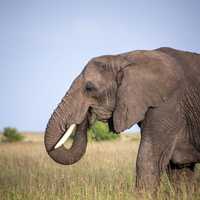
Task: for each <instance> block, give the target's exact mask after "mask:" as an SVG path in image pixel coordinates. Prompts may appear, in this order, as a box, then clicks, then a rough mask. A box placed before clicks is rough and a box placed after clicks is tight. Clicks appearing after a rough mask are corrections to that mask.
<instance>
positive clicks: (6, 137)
mask: <svg viewBox="0 0 200 200" xmlns="http://www.w3.org/2000/svg"><path fill="white" fill-rule="evenodd" d="M23 139H24V136H23V135H21V134H20V133H18V131H17V129H16V128H10V127H7V128H4V131H3V139H2V141H3V142H18V141H22V140H23Z"/></svg>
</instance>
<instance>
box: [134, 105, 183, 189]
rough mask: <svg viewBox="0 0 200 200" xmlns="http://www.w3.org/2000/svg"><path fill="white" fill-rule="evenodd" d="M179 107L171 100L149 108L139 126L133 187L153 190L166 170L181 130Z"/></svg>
mask: <svg viewBox="0 0 200 200" xmlns="http://www.w3.org/2000/svg"><path fill="white" fill-rule="evenodd" d="M181 123H182V122H181V119H180V118H179V110H178V109H177V107H176V104H174V102H172V103H171V102H169V103H168V104H164V105H163V106H161V107H159V108H152V109H150V110H149V111H148V112H147V113H146V116H145V120H144V121H143V122H142V125H141V132H142V133H141V142H140V148H139V152H138V157H137V162H136V174H137V175H136V176H137V177H136V188H139V190H141V189H142V190H143V189H144V190H150V191H152V190H155V189H156V188H157V186H158V185H159V183H160V176H161V174H162V172H163V171H165V170H166V168H167V165H168V163H169V161H170V159H171V157H172V153H173V151H174V148H175V145H176V139H177V135H178V133H179V132H180V131H181V128H180V127H181Z"/></svg>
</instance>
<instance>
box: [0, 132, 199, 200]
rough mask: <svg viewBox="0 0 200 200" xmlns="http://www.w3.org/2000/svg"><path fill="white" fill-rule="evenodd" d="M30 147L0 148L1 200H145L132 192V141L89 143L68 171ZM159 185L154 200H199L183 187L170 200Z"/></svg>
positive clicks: (36, 145)
mask: <svg viewBox="0 0 200 200" xmlns="http://www.w3.org/2000/svg"><path fill="white" fill-rule="evenodd" d="M38 137H41V136H38ZM28 141H30V140H28ZM36 141H37V140H36ZM36 141H35V142H23V143H16V144H1V145H0V199H1V200H15V199H19V200H21V199H22V200H31V199H37V200H43V199H45V200H47V199H48V200H61V199H62V200H64V199H65V200H79V199H80V200H113V199H117V200H118V199H119V200H120V199H122V200H126V199H151V197H149V195H148V194H146V195H145V196H144V197H136V195H135V193H134V191H133V187H134V181H135V160H136V155H137V149H138V143H139V139H138V138H137V137H134V138H132V137H128V138H125V137H123V139H120V140H118V141H114V142H100V143H91V144H89V145H88V149H87V152H86V155H85V156H84V158H83V159H82V160H81V161H79V162H78V163H77V164H75V165H73V166H61V165H59V164H57V163H55V162H54V161H52V160H51V159H50V158H49V157H48V156H47V154H46V152H45V150H44V145H43V143H42V141H40V140H38V141H37V142H36ZM199 176H200V175H199ZM162 182H163V184H162V186H161V191H160V192H159V193H158V199H163V200H166V199H181V200H182V199H183V200H187V199H200V189H199V191H196V192H190V193H188V192H187V190H186V189H184V186H183V190H182V192H181V193H179V194H176V193H175V192H174V190H173V188H172V186H171V185H170V183H169V181H168V179H167V178H166V177H164V178H163V181H162Z"/></svg>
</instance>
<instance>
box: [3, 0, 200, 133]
mask: <svg viewBox="0 0 200 200" xmlns="http://www.w3.org/2000/svg"><path fill="white" fill-rule="evenodd" d="M199 10H200V1H199V0H167V1H166V0H123V1H122V0H121V1H119V0H107V1H105V0H101V1H97V0H82V1H79V0H77V1H72V0H70V1H68V0H59V1H56V0H32V1H31V0H17V1H16V0H0V76H1V78H0V130H3V128H4V127H7V126H11V127H16V128H17V129H18V130H21V131H44V129H45V128H46V124H47V122H48V119H49V117H50V115H51V113H52V112H53V109H54V108H55V107H56V106H57V104H58V103H59V101H60V100H61V98H62V97H63V96H64V94H65V93H66V91H67V89H68V88H69V86H70V84H71V82H72V81H73V79H74V78H75V77H76V76H77V75H78V74H79V73H80V72H81V70H82V69H83V67H84V66H85V64H86V63H87V62H88V61H89V60H90V59H91V58H93V57H95V56H100V55H105V54H116V53H122V52H126V51H132V50H137V49H155V48H159V47H162V46H168V47H173V48H177V49H182V50H187V51H193V52H199V53H200V12H199ZM131 130H133V131H138V128H137V127H136V126H134V127H133V128H132V129H131Z"/></svg>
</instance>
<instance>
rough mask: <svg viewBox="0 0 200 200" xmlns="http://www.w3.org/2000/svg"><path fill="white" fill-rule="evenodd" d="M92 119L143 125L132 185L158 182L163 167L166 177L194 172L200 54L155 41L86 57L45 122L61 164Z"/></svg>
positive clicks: (199, 134) (199, 141) (198, 148)
mask: <svg viewBox="0 0 200 200" xmlns="http://www.w3.org/2000/svg"><path fill="white" fill-rule="evenodd" d="M94 119H98V120H100V121H103V122H108V124H109V127H110V129H111V130H112V131H115V132H116V133H120V132H122V131H124V130H126V129H128V128H130V127H131V126H132V125H134V124H138V125H139V126H140V127H141V141H140V147H139V152H138V156H137V162H136V174H137V177H136V187H137V188H139V189H140V188H141V189H149V188H156V186H158V185H159V182H160V176H161V174H162V172H163V171H166V170H167V172H168V175H169V176H170V180H172V178H173V177H178V176H181V175H182V173H183V172H184V174H185V175H186V176H188V177H192V176H194V171H195V164H196V163H198V162H200V55H199V54H196V53H190V52H185V51H180V50H175V49H172V48H159V49H155V50H151V51H145V50H142V51H132V52H128V53H123V54H118V55H106V56H101V57H96V58H93V59H91V60H90V61H89V62H88V64H87V65H86V66H85V68H84V70H83V71H82V73H81V74H80V75H79V76H78V77H77V78H76V79H75V81H74V82H73V83H72V86H71V87H70V89H69V91H68V92H67V93H66V95H65V96H64V97H63V99H62V101H61V102H60V103H59V105H58V107H57V108H56V109H55V111H54V113H53V114H52V116H51V118H50V120H49V122H48V125H47V128H46V132H45V147H46V151H47V153H48V154H49V156H50V157H51V158H52V159H54V160H55V161H56V162H58V163H60V164H64V165H70V164H73V163H75V162H77V161H78V160H79V159H80V158H81V157H82V156H83V155H84V153H85V150H86V146H87V129H88V127H89V126H90V124H92V122H93V121H94ZM75 125H77V129H76V133H75V136H74V140H73V144H72V146H71V148H70V149H66V148H65V147H64V146H63V145H62V144H63V143H64V141H65V139H66V138H65V135H64V133H65V132H66V130H68V131H67V136H66V137H68V136H69V134H70V133H69V132H71V130H72V129H73V128H74V127H75ZM69 129H71V130H69ZM63 135H64V136H63ZM58 143H59V145H58ZM185 172H187V173H185ZM175 173H176V175H178V176H174V174H175Z"/></svg>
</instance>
